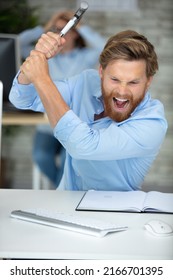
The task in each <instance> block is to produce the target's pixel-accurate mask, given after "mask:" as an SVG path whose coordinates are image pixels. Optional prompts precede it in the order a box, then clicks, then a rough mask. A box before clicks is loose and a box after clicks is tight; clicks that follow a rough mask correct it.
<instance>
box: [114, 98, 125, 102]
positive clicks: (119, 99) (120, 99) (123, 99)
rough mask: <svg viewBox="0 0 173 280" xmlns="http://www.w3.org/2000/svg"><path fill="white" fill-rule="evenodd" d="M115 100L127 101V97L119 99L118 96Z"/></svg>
mask: <svg viewBox="0 0 173 280" xmlns="http://www.w3.org/2000/svg"><path fill="white" fill-rule="evenodd" d="M116 100H118V101H120V102H125V101H127V99H120V98H116Z"/></svg>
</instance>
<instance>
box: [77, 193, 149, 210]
mask: <svg viewBox="0 0 173 280" xmlns="http://www.w3.org/2000/svg"><path fill="white" fill-rule="evenodd" d="M144 199H145V192H142V191H129V192H118V191H94V190H90V191H88V192H87V193H86V194H85V195H84V197H83V199H82V200H81V202H80V203H79V205H78V206H77V210H95V211H97V210H98V211H99V210H100V211H130V212H140V211H141V209H142V208H143V202H144Z"/></svg>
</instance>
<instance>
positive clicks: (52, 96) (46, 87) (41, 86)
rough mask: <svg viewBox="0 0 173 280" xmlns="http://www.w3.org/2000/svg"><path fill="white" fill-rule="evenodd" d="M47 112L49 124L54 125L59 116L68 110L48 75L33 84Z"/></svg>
mask: <svg viewBox="0 0 173 280" xmlns="http://www.w3.org/2000/svg"><path fill="white" fill-rule="evenodd" d="M34 86H35V88H36V90H37V92H38V93H39V96H40V99H41V101H42V103H43V106H44V108H45V111H46V113H47V116H48V119H49V122H50V125H51V126H52V127H55V126H56V124H57V122H58V121H59V120H60V118H61V117H62V116H63V115H64V114H65V113H66V112H67V111H69V110H70V108H69V107H68V105H67V104H66V102H65V101H64V99H63V98H62V96H61V94H60V92H59V91H58V89H57V88H56V86H55V84H54V83H53V82H52V80H51V79H50V78H49V77H48V78H47V79H46V80H41V81H40V80H38V81H37V83H35V84H34Z"/></svg>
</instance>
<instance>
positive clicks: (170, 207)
mask: <svg viewBox="0 0 173 280" xmlns="http://www.w3.org/2000/svg"><path fill="white" fill-rule="evenodd" d="M144 204H145V209H144V210H145V211H148V212H149V211H153V212H167V213H173V193H162V192H157V191H150V192H148V193H147V195H146V199H145V202H144Z"/></svg>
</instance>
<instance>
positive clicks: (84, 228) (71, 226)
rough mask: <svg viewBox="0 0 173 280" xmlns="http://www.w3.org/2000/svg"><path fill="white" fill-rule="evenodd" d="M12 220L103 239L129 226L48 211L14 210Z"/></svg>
mask: <svg viewBox="0 0 173 280" xmlns="http://www.w3.org/2000/svg"><path fill="white" fill-rule="evenodd" d="M10 216H11V217H12V218H17V219H20V220H24V221H28V222H33V223H37V224H42V225H46V226H51V227H57V228H61V229H67V230H71V231H76V232H79V233H83V234H89V235H93V236H96V237H103V236H105V235H106V234H108V233H110V232H116V231H123V230H127V229H128V227H127V226H118V225H116V224H114V223H109V222H105V221H103V220H98V219H95V218H88V217H85V216H78V215H75V214H73V215H72V214H67V213H61V212H58V213H57V212H51V211H46V210H41V209H39V210H26V211H22V210H14V211H12V212H11V215H10Z"/></svg>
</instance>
